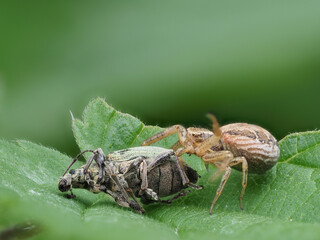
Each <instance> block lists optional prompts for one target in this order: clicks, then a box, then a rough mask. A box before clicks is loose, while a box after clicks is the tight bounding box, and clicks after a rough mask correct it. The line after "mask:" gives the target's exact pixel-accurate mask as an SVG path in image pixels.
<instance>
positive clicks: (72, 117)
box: [69, 110, 75, 121]
mask: <svg viewBox="0 0 320 240" xmlns="http://www.w3.org/2000/svg"><path fill="white" fill-rule="evenodd" d="M69 112H70V115H71V119H72V121H74V120H75V118H74V116H73V113H72V112H71V110H69Z"/></svg>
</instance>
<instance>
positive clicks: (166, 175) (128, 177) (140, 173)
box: [59, 147, 201, 213]
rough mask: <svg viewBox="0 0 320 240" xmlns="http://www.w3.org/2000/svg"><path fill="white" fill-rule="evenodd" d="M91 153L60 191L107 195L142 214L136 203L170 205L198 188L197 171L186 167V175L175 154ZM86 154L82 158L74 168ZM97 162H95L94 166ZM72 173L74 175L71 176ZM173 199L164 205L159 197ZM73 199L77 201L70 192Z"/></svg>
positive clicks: (151, 150)
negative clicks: (188, 190) (187, 190)
mask: <svg viewBox="0 0 320 240" xmlns="http://www.w3.org/2000/svg"><path fill="white" fill-rule="evenodd" d="M88 151H89V152H92V153H93V154H92V156H91V158H90V159H89V161H88V163H87V164H86V165H84V166H82V168H80V169H76V170H71V171H70V173H68V174H64V175H63V176H62V177H61V178H60V180H59V190H60V191H62V192H65V191H71V190H72V188H84V189H87V190H89V191H91V192H93V193H99V192H105V193H107V194H109V195H110V196H112V197H113V198H114V200H115V201H116V202H117V204H119V205H120V206H123V207H131V208H132V209H134V210H135V211H137V212H139V213H143V212H144V209H143V208H142V206H141V205H140V204H139V202H138V201H137V200H136V197H139V198H141V201H142V202H143V203H146V204H148V203H152V202H164V203H171V202H172V201H173V200H174V199H177V198H179V197H181V196H184V195H185V193H184V192H183V189H184V188H186V187H188V186H189V187H192V188H195V189H200V188H201V187H199V186H197V185H195V183H196V182H197V181H198V174H197V172H196V171H195V170H193V169H192V168H190V167H189V166H187V165H186V164H183V168H184V170H185V172H183V174H182V169H181V167H180V165H179V162H178V159H177V156H176V155H175V153H174V151H173V150H170V149H165V148H160V147H135V148H129V149H125V150H120V151H115V152H112V153H109V154H108V155H107V156H105V155H104V153H103V152H102V150H101V149H97V150H95V151H92V150H86V151H84V152H88ZM84 152H82V153H81V154H79V155H78V156H77V157H76V158H75V159H73V161H72V162H71V164H70V165H69V167H68V168H67V170H66V171H65V173H66V172H67V171H68V170H69V168H70V167H71V166H72V164H73V163H74V162H75V161H76V160H77V158H79V157H80V156H81V155H82V154H83V153H84ZM93 160H95V162H93ZM71 173H72V174H71ZM184 177H185V178H188V179H189V181H190V182H189V183H188V185H184V184H183V178H184ZM178 192H180V193H179V194H177V195H176V196H174V197H173V198H171V199H169V200H166V201H162V200H161V199H160V198H159V197H165V196H170V195H172V194H175V193H178ZM71 197H74V195H73V194H72V191H71Z"/></svg>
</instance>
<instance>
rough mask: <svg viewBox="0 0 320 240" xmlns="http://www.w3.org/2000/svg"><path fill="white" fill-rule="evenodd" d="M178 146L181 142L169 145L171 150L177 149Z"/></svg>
mask: <svg viewBox="0 0 320 240" xmlns="http://www.w3.org/2000/svg"><path fill="white" fill-rule="evenodd" d="M179 147H181V143H180V141H177V142H176V143H175V144H173V145H172V146H171V149H172V150H173V151H177V150H178V149H179Z"/></svg>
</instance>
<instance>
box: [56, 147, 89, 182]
mask: <svg viewBox="0 0 320 240" xmlns="http://www.w3.org/2000/svg"><path fill="white" fill-rule="evenodd" d="M86 152H92V153H93V152H94V151H93V150H84V151H82V152H81V153H79V154H78V155H77V156H76V157H75V158H74V159H72V161H71V163H70V164H69V166H68V167H67V170H66V171H65V172H64V173H63V175H62V177H64V175H66V173H67V172H68V170H69V169H70V168H71V167H72V165H73V164H74V163H75V162H76V161H77V160H78V159H79V158H80V157H81V156H82V155H83V154H84V153H86Z"/></svg>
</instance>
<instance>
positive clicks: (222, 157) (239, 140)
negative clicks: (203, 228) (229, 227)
mask: <svg viewBox="0 0 320 240" xmlns="http://www.w3.org/2000/svg"><path fill="white" fill-rule="evenodd" d="M209 118H210V119H211V120H212V122H213V131H210V130H208V129H204V128H193V127H190V128H188V129H185V128H184V127H183V126H181V125H174V126H172V127H169V128H167V129H165V130H164V131H162V132H160V133H158V134H156V135H154V136H153V137H151V138H149V139H147V140H146V141H144V142H143V144H142V145H143V146H147V145H150V144H152V143H155V142H157V141H159V140H161V139H163V138H166V137H168V136H170V135H172V134H174V133H177V134H178V137H179V140H178V141H177V143H175V144H174V145H173V146H172V148H173V149H174V150H175V151H176V155H177V156H178V159H179V162H180V163H182V157H181V156H182V155H183V154H184V153H187V154H196V155H197V156H198V157H201V159H202V160H203V161H204V162H205V164H206V166H207V165H208V164H210V163H211V164H213V165H215V166H216V167H218V169H219V171H218V172H220V171H221V170H224V171H225V173H224V175H223V177H222V179H221V182H220V185H219V187H218V189H217V193H216V195H215V197H214V199H213V201H212V203H211V207H210V214H211V213H212V210H213V206H214V204H215V203H216V201H217V200H218V198H219V196H220V194H221V192H222V190H223V188H224V186H225V184H226V182H227V180H228V178H229V176H230V173H231V167H234V168H236V169H239V170H241V169H242V172H243V177H242V191H241V194H240V208H241V209H242V208H243V203H242V198H243V195H244V192H245V189H246V186H247V174H248V170H249V172H251V173H259V174H262V173H264V172H266V171H267V170H269V169H270V168H272V167H273V166H274V165H275V164H276V162H277V160H278V158H279V155H280V149H279V146H278V143H277V140H276V139H275V138H274V137H273V136H272V135H271V133H269V132H268V131H267V130H265V129H264V128H262V127H259V126H257V125H253V124H247V123H233V124H229V125H225V126H223V127H221V128H220V127H219V123H218V121H217V120H216V118H215V117H214V116H213V115H212V114H209ZM239 164H241V167H238V166H239ZM236 165H238V166H236ZM187 183H188V179H187V178H186V182H185V183H184V184H187Z"/></svg>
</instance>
